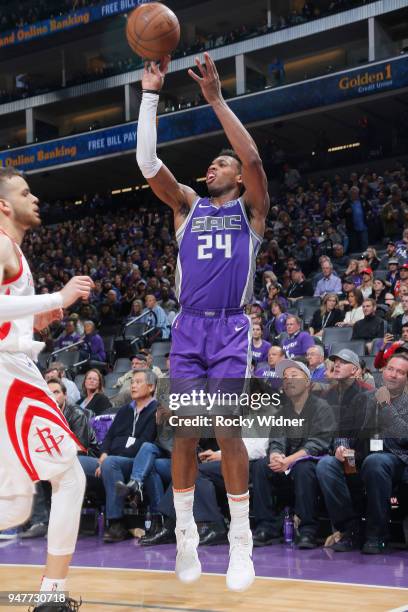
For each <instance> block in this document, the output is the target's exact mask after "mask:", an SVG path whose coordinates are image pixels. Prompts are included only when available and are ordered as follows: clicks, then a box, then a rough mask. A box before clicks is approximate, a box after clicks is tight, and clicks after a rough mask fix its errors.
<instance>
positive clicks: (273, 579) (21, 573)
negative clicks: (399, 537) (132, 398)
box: [0, 536, 408, 612]
mask: <svg viewBox="0 0 408 612" xmlns="http://www.w3.org/2000/svg"><path fill="white" fill-rule="evenodd" d="M45 550H46V541H45V540H44V539H36V540H21V539H17V540H12V541H10V540H3V541H0V590H1V591H5V590H13V591H22V590H33V589H34V590H35V589H36V588H38V585H39V583H40V577H41V569H42V568H41V564H42V562H43V560H44V558H45ZM199 553H200V559H201V562H202V565H203V572H204V574H203V576H202V577H201V579H200V580H199V581H198V582H197V583H195V584H194V585H190V586H185V585H183V584H181V583H180V582H178V580H177V579H176V577H175V575H174V573H173V569H174V559H175V546H174V545H163V546H156V547H152V548H143V547H141V546H140V545H139V544H138V541H137V540H127V541H125V542H121V543H118V544H111V545H108V544H103V542H102V540H101V538H100V537H98V536H92V537H81V538H80V540H79V542H78V546H77V551H76V553H75V557H74V562H73V566H74V567H73V569H72V572H71V577H70V581H69V584H70V594H71V596H73V597H79V595H81V596H82V599H83V601H84V603H83V606H82V608H81V612H82V611H84V612H88V611H89V612H97V611H98V612H127V611H129V612H130V611H135V610H143V611H145V612H235V611H240V610H245V611H246V612H258V611H262V612H266V611H271V610H273V612H292V611H293V612H294V611H295V610H296V612H298V611H300V610H302V611H310V612H328V611H340V610H341V611H342V612H344V610H347V612H351V611H356V612H357V611H359V612H360V611H364V612H365V611H367V612H376V611H378V612H385V611H387V612H388V611H391V610H392V611H398V612H407V611H408V551H407V550H393V551H391V552H390V553H389V554H387V555H384V556H382V555H381V556H364V555H361V554H360V553H344V554H341V553H337V554H336V553H333V552H332V551H330V550H327V549H321V548H319V549H316V550H311V551H298V550H296V549H295V548H292V547H291V546H285V545H280V544H278V545H274V546H269V547H266V548H261V549H259V548H258V549H255V550H254V561H255V568H256V572H257V576H258V578H257V580H256V582H255V584H254V586H253V587H252V588H251V589H250V590H249V591H247V592H246V593H240V594H236V593H230V592H228V591H227V590H226V587H225V576H224V575H223V574H225V571H226V568H227V562H228V548H227V546H216V547H200V548H199ZM6 609H7V608H5V607H1V608H0V610H6ZM11 609H12V610H16V609H17V610H18V609H21V610H22V609H24V608H15V607H13V608H10V610H11Z"/></svg>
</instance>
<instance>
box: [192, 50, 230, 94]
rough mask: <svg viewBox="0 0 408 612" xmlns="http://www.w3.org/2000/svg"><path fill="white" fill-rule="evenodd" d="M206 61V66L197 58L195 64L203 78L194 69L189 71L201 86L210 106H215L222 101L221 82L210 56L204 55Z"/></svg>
mask: <svg viewBox="0 0 408 612" xmlns="http://www.w3.org/2000/svg"><path fill="white" fill-rule="evenodd" d="M204 59H205V64H204V65H203V64H202V63H201V62H200V60H199V58H198V57H196V58H195V63H196V66H197V68H198V70H199V71H200V74H201V76H199V75H198V74H197V73H196V72H194V70H192V68H190V69H189V71H188V74H189V75H190V76H191V78H192V79H194V80H195V82H196V83H198V84H199V86H200V88H201V91H202V94H203V96H204V98H205V99H206V100H207V102H208V104H214V103H215V102H218V101H219V100H222V93H221V81H220V77H219V76H218V71H217V68H216V66H215V64H214V61H213V60H212V58H211V57H210V54H209V53H204Z"/></svg>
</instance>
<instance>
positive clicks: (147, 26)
mask: <svg viewBox="0 0 408 612" xmlns="http://www.w3.org/2000/svg"><path fill="white" fill-rule="evenodd" d="M126 37H127V40H128V43H129V45H130V47H131V49H132V50H133V51H134V52H135V53H136V54H137V55H139V56H140V57H142V58H143V59H148V60H158V59H160V58H161V57H163V56H164V55H171V53H172V52H173V51H174V49H175V48H176V47H177V45H178V43H179V40H180V24H179V21H178V19H177V17H176V15H175V14H174V13H173V11H171V10H170V9H169V8H167V6H164V4H161V3H160V2H150V3H149V4H142V5H140V6H138V7H137V8H136V9H135V10H134V11H132V12H131V13H130V15H129V17H128V20H127V26H126Z"/></svg>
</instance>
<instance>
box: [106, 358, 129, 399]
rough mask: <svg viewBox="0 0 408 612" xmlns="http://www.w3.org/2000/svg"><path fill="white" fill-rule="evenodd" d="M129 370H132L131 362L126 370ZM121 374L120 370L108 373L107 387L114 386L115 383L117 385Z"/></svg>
mask: <svg viewBox="0 0 408 612" xmlns="http://www.w3.org/2000/svg"><path fill="white" fill-rule="evenodd" d="M128 370H130V368H129V362H128V368H127V370H126V372H127V371H128ZM119 376H120V374H118V372H111V373H110V374H107V375H106V376H105V387H113V385H116V383H117V380H118V378H119ZM115 393H117V391H115Z"/></svg>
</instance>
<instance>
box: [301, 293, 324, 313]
mask: <svg viewBox="0 0 408 612" xmlns="http://www.w3.org/2000/svg"><path fill="white" fill-rule="evenodd" d="M297 304H298V312H299V313H302V312H304V311H305V308H307V307H309V306H310V307H312V306H313V307H314V309H315V310H316V309H317V308H319V307H320V305H321V300H320V298H319V297H305V298H303V299H301V300H299V301H298V303H297Z"/></svg>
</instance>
